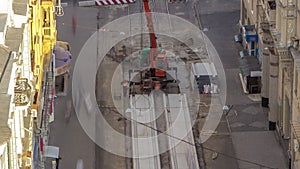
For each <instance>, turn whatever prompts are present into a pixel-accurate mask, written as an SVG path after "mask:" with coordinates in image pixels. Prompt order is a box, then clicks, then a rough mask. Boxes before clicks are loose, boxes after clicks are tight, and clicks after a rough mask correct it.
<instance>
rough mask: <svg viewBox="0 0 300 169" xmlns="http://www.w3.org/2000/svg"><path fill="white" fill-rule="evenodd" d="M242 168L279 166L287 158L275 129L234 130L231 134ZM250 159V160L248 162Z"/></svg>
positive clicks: (282, 165)
mask: <svg viewBox="0 0 300 169" xmlns="http://www.w3.org/2000/svg"><path fill="white" fill-rule="evenodd" d="M231 136H232V142H233V146H234V149H235V154H236V158H240V159H242V160H239V161H238V167H239V168H240V169H256V168H257V169H260V168H267V167H271V168H279V169H287V165H285V163H282V160H283V159H284V158H285V157H284V155H283V152H282V148H281V146H280V144H279V142H278V141H277V140H276V137H275V133H274V132H273V131H257V132H256V131H253V132H234V133H232V134H231ZM246 161H248V162H246Z"/></svg>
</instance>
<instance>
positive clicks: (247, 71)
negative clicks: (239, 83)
mask: <svg viewBox="0 0 300 169" xmlns="http://www.w3.org/2000/svg"><path fill="white" fill-rule="evenodd" d="M240 70H241V73H242V75H243V76H250V75H251V72H252V71H260V65H259V61H258V59H257V58H256V57H254V56H244V57H242V58H240Z"/></svg>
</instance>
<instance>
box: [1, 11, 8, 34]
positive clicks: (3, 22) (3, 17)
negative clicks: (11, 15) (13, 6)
mask: <svg viewBox="0 0 300 169" xmlns="http://www.w3.org/2000/svg"><path fill="white" fill-rule="evenodd" d="M6 20H7V14H0V32H4V29H5V25H6Z"/></svg>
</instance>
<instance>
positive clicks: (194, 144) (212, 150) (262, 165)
mask: <svg viewBox="0 0 300 169" xmlns="http://www.w3.org/2000/svg"><path fill="white" fill-rule="evenodd" d="M114 112H115V113H116V114H118V115H120V116H122V115H121V114H120V113H119V112H117V111H114ZM122 117H123V116H122ZM124 119H126V120H129V121H131V122H135V123H137V124H140V125H142V126H145V127H147V128H149V129H151V130H154V131H156V132H158V133H162V134H164V135H166V136H168V137H170V138H173V139H176V140H178V141H181V142H184V143H186V144H189V145H191V146H196V145H197V144H198V145H201V147H202V148H203V149H205V150H208V151H211V152H216V153H218V154H220V155H223V156H225V157H228V158H232V159H235V160H238V161H242V162H245V163H249V164H253V165H256V166H259V167H264V168H268V169H278V168H274V167H270V166H267V165H264V164H260V163H257V162H253V161H250V160H246V159H242V158H238V157H235V156H232V155H229V154H226V153H223V152H220V151H217V150H214V149H212V148H208V147H205V146H203V145H202V144H201V143H198V142H195V143H191V142H189V141H186V140H184V139H182V138H179V137H176V136H174V135H171V134H168V133H165V132H162V131H160V130H158V129H156V128H154V127H152V126H149V125H147V124H145V123H142V122H138V121H136V120H133V119H128V118H126V117H125V118H124Z"/></svg>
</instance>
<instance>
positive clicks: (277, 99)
mask: <svg viewBox="0 0 300 169" xmlns="http://www.w3.org/2000/svg"><path fill="white" fill-rule="evenodd" d="M299 10H300V4H299V2H298V0H242V1H241V15H240V16H241V26H243V25H255V28H256V32H257V34H258V37H259V44H258V50H259V52H258V53H259V54H260V56H259V57H261V60H262V62H261V67H262V90H261V97H262V106H263V107H267V108H268V109H269V115H268V117H269V130H276V131H277V133H278V134H279V136H280V138H282V139H281V141H282V142H281V143H282V145H283V147H284V148H285V150H286V151H285V155H286V157H287V158H288V159H289V160H290V167H291V168H293V169H294V168H295V169H298V168H300V165H299V164H300V163H299V162H300V161H299V144H298V143H299V141H300V140H299V136H300V127H298V126H300V118H299V117H300V116H299V115H298V114H299V99H300V96H299V95H298V89H299V87H300V86H299V84H298V79H299V75H298V72H299V50H300V48H299V38H300V20H299V19H300V13H299ZM298 161H299V162H298Z"/></svg>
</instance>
